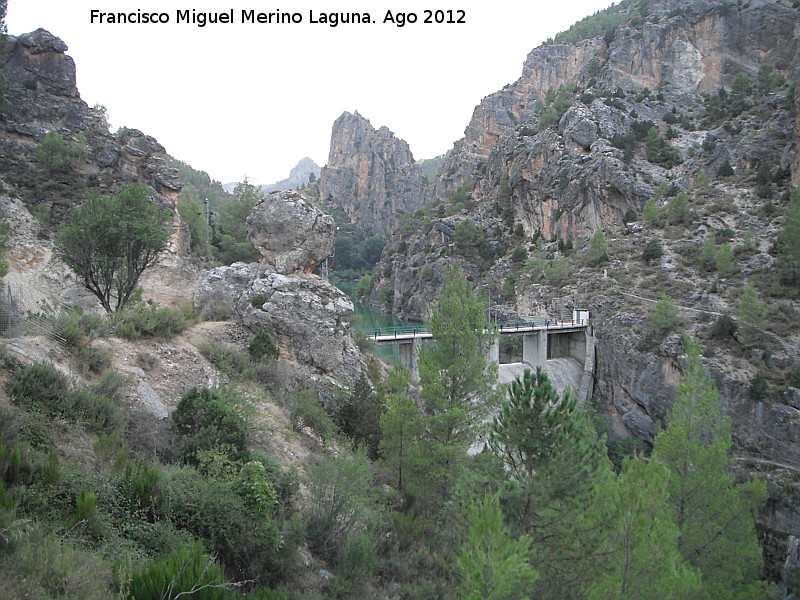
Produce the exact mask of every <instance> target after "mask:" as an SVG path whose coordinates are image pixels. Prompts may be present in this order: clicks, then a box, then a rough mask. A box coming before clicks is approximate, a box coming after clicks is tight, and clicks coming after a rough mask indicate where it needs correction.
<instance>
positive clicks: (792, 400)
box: [783, 387, 800, 410]
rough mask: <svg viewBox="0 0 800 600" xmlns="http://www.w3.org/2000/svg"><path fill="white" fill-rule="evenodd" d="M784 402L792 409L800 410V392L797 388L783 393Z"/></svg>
mask: <svg viewBox="0 0 800 600" xmlns="http://www.w3.org/2000/svg"><path fill="white" fill-rule="evenodd" d="M783 400H784V402H786V404H788V405H789V406H791V407H792V408H796V409H798V410H800V390H798V389H797V388H793V387H790V388H787V389H786V391H785V392H783Z"/></svg>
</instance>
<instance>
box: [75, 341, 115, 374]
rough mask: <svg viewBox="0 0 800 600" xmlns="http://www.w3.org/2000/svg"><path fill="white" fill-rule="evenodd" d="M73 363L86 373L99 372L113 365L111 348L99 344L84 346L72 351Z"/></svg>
mask: <svg viewBox="0 0 800 600" xmlns="http://www.w3.org/2000/svg"><path fill="white" fill-rule="evenodd" d="M72 358H73V364H74V366H75V367H76V368H77V370H79V371H80V372H81V373H83V374H84V375H85V374H87V373H95V374H99V373H102V372H103V371H105V370H106V369H108V368H110V367H111V350H109V349H108V348H100V347H98V346H82V347H77V348H75V349H74V350H73V351H72Z"/></svg>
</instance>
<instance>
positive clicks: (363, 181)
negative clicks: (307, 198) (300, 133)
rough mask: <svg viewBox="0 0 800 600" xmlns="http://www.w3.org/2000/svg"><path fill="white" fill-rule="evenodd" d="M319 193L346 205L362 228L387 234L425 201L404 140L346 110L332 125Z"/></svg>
mask: <svg viewBox="0 0 800 600" xmlns="http://www.w3.org/2000/svg"><path fill="white" fill-rule="evenodd" d="M319 197H320V201H322V202H323V203H324V204H330V205H331V206H340V207H342V208H343V209H344V210H345V212H346V213H347V214H348V216H349V217H350V219H351V220H352V221H354V222H356V223H358V224H359V225H361V226H362V227H364V228H366V229H368V230H371V231H372V232H373V233H375V234H377V235H381V236H384V237H388V236H389V234H390V233H391V231H393V230H394V229H395V228H396V227H397V225H398V224H399V220H398V215H399V214H400V213H402V212H406V211H410V210H413V209H415V208H417V207H418V206H421V205H422V202H423V178H422V171H421V169H420V168H419V165H417V164H416V163H415V162H414V157H413V155H412V154H411V150H410V149H409V147H408V144H407V143H406V142H404V141H403V140H401V139H398V138H397V137H395V135H394V134H393V133H392V132H391V131H389V130H388V129H387V128H386V127H381V128H380V129H377V130H376V129H375V128H374V127H372V125H371V124H370V122H369V121H368V120H367V119H365V118H364V117H362V116H361V115H359V114H358V113H355V114H351V113H348V112H345V113H343V114H342V115H341V116H340V117H339V118H338V119H336V121H335V122H334V124H333V131H332V133H331V148H330V154H329V155H328V164H327V165H326V166H325V167H324V168H323V169H322V172H321V174H320V180H319Z"/></svg>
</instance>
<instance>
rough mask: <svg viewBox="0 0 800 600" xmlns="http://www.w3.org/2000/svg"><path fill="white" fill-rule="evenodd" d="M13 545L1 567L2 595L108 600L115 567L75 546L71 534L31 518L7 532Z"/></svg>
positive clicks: (18, 599)
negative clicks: (59, 531)
mask: <svg viewBox="0 0 800 600" xmlns="http://www.w3.org/2000/svg"><path fill="white" fill-rule="evenodd" d="M5 533H6V534H9V538H10V539H13V540H14V541H13V544H11V545H10V547H8V548H6V549H5V552H4V556H3V567H2V569H0V590H2V592H0V595H2V597H3V598H5V599H8V600H22V599H23V598H41V599H43V600H44V599H63V600H67V599H73V598H74V599H77V598H80V600H108V599H109V598H113V597H115V594H114V592H113V590H112V586H111V584H112V575H111V566H110V565H109V564H107V563H104V562H103V561H102V560H101V559H100V558H99V557H98V556H97V555H96V554H90V553H89V552H87V551H84V550H81V549H78V548H75V547H73V546H72V545H71V544H70V543H69V541H68V540H67V537H68V536H65V535H63V534H61V533H60V534H56V533H54V532H52V531H51V530H50V529H49V528H48V526H47V525H45V524H43V523H36V522H32V521H29V520H26V521H18V522H16V523H14V524H12V528H11V531H7V532H5Z"/></svg>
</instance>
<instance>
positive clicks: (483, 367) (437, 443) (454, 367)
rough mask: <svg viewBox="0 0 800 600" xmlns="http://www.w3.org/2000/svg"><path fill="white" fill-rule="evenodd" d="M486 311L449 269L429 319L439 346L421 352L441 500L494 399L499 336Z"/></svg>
mask: <svg viewBox="0 0 800 600" xmlns="http://www.w3.org/2000/svg"><path fill="white" fill-rule="evenodd" d="M486 308H487V305H486V302H485V301H484V300H483V299H481V298H480V297H479V296H478V294H477V293H476V292H475V290H473V289H472V286H471V285H470V284H469V282H468V281H467V280H466V279H465V278H464V277H463V276H462V275H461V272H460V270H459V269H458V268H449V269H447V271H446V273H445V286H444V289H443V290H442V292H441V293H440V294H439V297H438V303H437V307H436V309H435V310H434V312H433V314H432V315H431V317H430V319H429V320H428V327H429V329H430V332H431V333H432V334H433V338H434V340H435V341H432V342H428V343H425V344H423V345H422V346H421V348H420V352H419V381H420V385H421V387H422V390H421V400H422V403H423V406H424V412H425V419H424V429H423V433H422V442H423V443H424V445H425V452H426V453H427V456H428V458H429V460H430V463H431V464H430V469H429V470H428V476H429V478H430V487H431V489H434V490H436V489H438V492H439V496H440V498H439V499H443V498H444V497H446V496H447V494H448V490H449V487H450V485H451V483H452V481H453V478H454V477H455V475H456V474H457V471H458V466H459V463H460V462H461V461H462V459H463V458H465V457H466V453H467V450H468V449H469V447H470V446H471V445H472V444H473V443H475V441H476V439H477V434H478V430H479V429H480V427H481V426H482V423H483V421H484V419H485V417H486V415H487V414H488V407H489V404H490V402H491V398H492V390H493V385H494V383H495V381H496V366H495V365H494V364H490V363H489V362H488V361H487V358H486V356H487V352H488V349H489V345H490V344H491V343H492V341H493V338H494V333H493V332H492V331H491V330H490V329H489V326H488V323H487V320H486Z"/></svg>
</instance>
